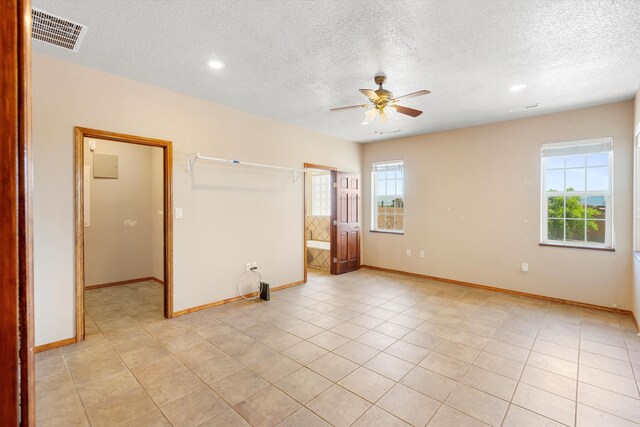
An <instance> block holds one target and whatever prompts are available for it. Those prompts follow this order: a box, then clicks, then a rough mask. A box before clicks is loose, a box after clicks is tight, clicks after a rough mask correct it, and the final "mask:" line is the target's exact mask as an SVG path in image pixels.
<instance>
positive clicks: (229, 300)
mask: <svg viewBox="0 0 640 427" xmlns="http://www.w3.org/2000/svg"><path fill="white" fill-rule="evenodd" d="M304 283H306V282H305V281H304V280H300V281H298V282H293V283H287V284H286V285H280V286H276V287H275V288H271V291H281V290H283V289H287V288H292V287H294V286H298V285H302V284H304ZM256 296H258V293H257V292H254V293H252V294H249V296H248V297H247V298H253V297H256ZM241 299H242V297H241V296H237V297H233V298H227V299H223V300H221V301H214V302H210V303H208V304H203V305H198V306H196V307H191V308H187V309H184V310H180V311H174V312H173V317H178V316H182V315H184V314H189V313H195V312H196V311H201V310H206V309H207V308H211V307H217V306H219V305H224V304H229V303H232V302H236V301H240V300H241Z"/></svg>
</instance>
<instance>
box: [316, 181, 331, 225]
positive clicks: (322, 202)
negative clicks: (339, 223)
mask: <svg viewBox="0 0 640 427" xmlns="http://www.w3.org/2000/svg"><path fill="white" fill-rule="evenodd" d="M311 215H313V216H330V215H331V174H330V173H323V172H321V173H314V174H313V175H311Z"/></svg>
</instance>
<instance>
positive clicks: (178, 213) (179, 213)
mask: <svg viewBox="0 0 640 427" xmlns="http://www.w3.org/2000/svg"><path fill="white" fill-rule="evenodd" d="M180 218H182V208H176V219H180Z"/></svg>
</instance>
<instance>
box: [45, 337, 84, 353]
mask: <svg viewBox="0 0 640 427" xmlns="http://www.w3.org/2000/svg"><path fill="white" fill-rule="evenodd" d="M76 342H77V340H76V337H72V338H67V339H65V340H60V341H54V342H50V343H48V344H42V345H37V346H36V347H35V348H34V351H35V352H36V353H42V352H43V351H47V350H53V349H54V348H58V347H64V346H65V345H70V344H75V343H76Z"/></svg>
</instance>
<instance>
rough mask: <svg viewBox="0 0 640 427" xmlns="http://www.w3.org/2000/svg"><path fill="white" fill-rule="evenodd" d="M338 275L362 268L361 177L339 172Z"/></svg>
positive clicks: (335, 261)
mask: <svg viewBox="0 0 640 427" xmlns="http://www.w3.org/2000/svg"><path fill="white" fill-rule="evenodd" d="M336 184H337V185H336V187H337V188H336V208H337V209H336V210H337V218H336V223H335V226H334V229H335V233H336V239H335V242H336V244H335V251H336V254H335V256H334V259H333V261H334V263H335V264H336V274H342V273H348V272H350V271H354V270H357V269H359V268H360V176H359V175H352V174H347V173H342V172H338V173H337V177H336Z"/></svg>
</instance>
